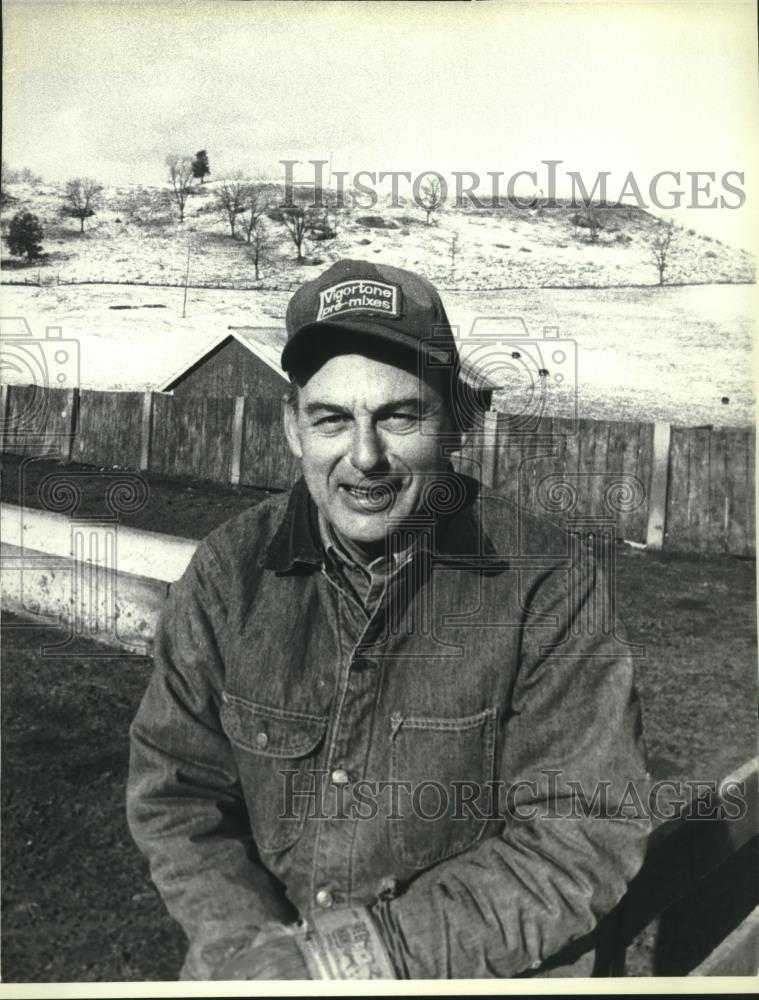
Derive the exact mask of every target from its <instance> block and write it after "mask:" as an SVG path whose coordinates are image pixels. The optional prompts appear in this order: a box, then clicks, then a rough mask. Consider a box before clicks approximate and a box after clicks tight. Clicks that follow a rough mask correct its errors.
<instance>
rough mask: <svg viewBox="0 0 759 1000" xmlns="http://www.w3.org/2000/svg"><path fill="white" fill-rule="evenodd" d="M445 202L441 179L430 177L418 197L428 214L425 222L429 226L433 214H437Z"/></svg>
mask: <svg viewBox="0 0 759 1000" xmlns="http://www.w3.org/2000/svg"><path fill="white" fill-rule="evenodd" d="M443 200H444V199H443V185H442V184H441V182H440V178H439V177H434V176H433V177H428V178H427V180H426V181H425V182H424V184H422V189H421V191H420V192H419V197H418V203H419V205H420V206H421V208H423V209H424V211H425V212H426V213H427V218H426V220H425V222H426V224H427V225H428V226H429V224H430V221H431V219H432V213H433V212H437V210H438V209H439V208H440V206H441V205H442V204H443Z"/></svg>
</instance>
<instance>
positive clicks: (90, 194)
mask: <svg viewBox="0 0 759 1000" xmlns="http://www.w3.org/2000/svg"><path fill="white" fill-rule="evenodd" d="M102 190H103V188H102V185H100V184H98V182H97V181H95V180H93V179H92V178H91V177H74V178H72V179H71V180H70V181H67V183H66V187H65V189H64V192H63V207H62V208H61V213H62V214H63V215H68V216H71V217H72V218H74V219H79V233H80V235H81V234H82V233H83V232H84V220H85V219H89V218H90V216H92V215H94V214H95V210H96V208H97V207H98V202H99V196H100V192H101V191H102Z"/></svg>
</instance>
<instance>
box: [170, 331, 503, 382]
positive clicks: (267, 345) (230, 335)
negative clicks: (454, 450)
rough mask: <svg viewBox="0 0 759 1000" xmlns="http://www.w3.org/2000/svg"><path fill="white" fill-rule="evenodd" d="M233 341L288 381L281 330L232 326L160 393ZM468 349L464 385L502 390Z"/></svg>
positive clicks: (462, 350) (462, 349) (462, 352)
mask: <svg viewBox="0 0 759 1000" xmlns="http://www.w3.org/2000/svg"><path fill="white" fill-rule="evenodd" d="M232 339H234V340H236V341H237V342H238V343H240V344H242V346H243V347H245V348H247V350H249V351H250V352H251V354H253V355H255V356H256V357H257V358H258V359H259V360H260V361H262V362H263V363H264V364H265V365H267V366H268V367H269V368H271V369H272V371H274V372H276V374H277V375H279V376H280V378H281V379H282V380H283V381H284V382H288V381H289V379H288V377H287V375H286V374H285V372H284V371H283V370H282V369H281V368H280V366H279V358H280V356H281V353H282V348H283V347H284V330H283V329H282V327H279V326H229V327H227V330H226V332H225V333H222V334H219V336H218V337H216V339H215V340H214V341H212V342H211V343H210V344H208V345H207V346H206V347H204V348H203V350H202V351H200V353H198V354H196V355H195V356H194V357H193V358H192V359H191V360H190V361H187V362H185V364H184V365H183V366H182V367H181V368H180V369H179V370H178V371H176V372H174V374H173V375H171V377H170V378H168V379H166V381H165V382H163V383H162V384H161V385H159V387H158V391H159V392H170V391H171V390H172V389H174V387H175V386H176V385H177V384H178V383H179V382H180V381H181V380H182V379H183V378H184V377H185V375H187V374H189V373H190V372H191V371H193V370H194V369H196V368H198V367H199V366H200V365H201V364H202V363H203V361H204V360H205V359H206V358H207V357H208V356H209V355H211V354H213V352H214V351H216V350H217V349H218V348H219V347H221V345H222V344H224V343H226V342H227V341H229V340H232ZM467 347H468V345H467V343H466V341H465V340H464V341H463V342H461V341H460V342H459V357H460V360H461V370H462V376H463V378H464V381H466V382H469V383H470V384H471V385H474V386H477V387H478V389H479V390H480V391H485V392H492V391H493V390H495V389H498V388H500V385H498V384H497V383H496V382H495V381H494V379H493V378H492V375H491V374H490V373H488V372H487V371H486V370H484V369H483V368H481V367H480V366H479V365H478V364H477V363H476V362H475V361H473V360H472V359H470V358H468V357H467V353H468V352H467Z"/></svg>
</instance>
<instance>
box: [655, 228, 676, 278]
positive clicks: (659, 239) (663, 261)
mask: <svg viewBox="0 0 759 1000" xmlns="http://www.w3.org/2000/svg"><path fill="white" fill-rule="evenodd" d="M674 234H675V224H674V222H673V221H672V220H671V219H670V220H669V222H659V223H658V224H657V226H656V229H655V230H654V234H653V236H652V237H651V239H650V241H649V247H650V249H651V256H652V257H653V259H654V263H655V264H656V268H657V270H658V272H659V284H660V285H663V284H664V272H665V271H666V270H667V267H668V266H669V256H670V251H671V249H672V237H673V236H674Z"/></svg>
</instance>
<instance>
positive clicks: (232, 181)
mask: <svg viewBox="0 0 759 1000" xmlns="http://www.w3.org/2000/svg"><path fill="white" fill-rule="evenodd" d="M248 188H249V184H248V182H247V181H246V180H244V179H243V177H242V175H241V174H233V175H232V176H231V177H229V178H227V179H226V180H224V181H222V183H221V186H220V187H219V188H218V189H217V191H216V201H217V204H218V207H219V210H220V211H221V212H223V213H224V214H225V215H226V217H227V221H228V222H229V231H230V234H231V236H232V239H234V238H235V236H236V234H237V216H238V215H239V214H240V213H241V212H242V210H243V205H244V203H245V198H246V195H247V192H248Z"/></svg>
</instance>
